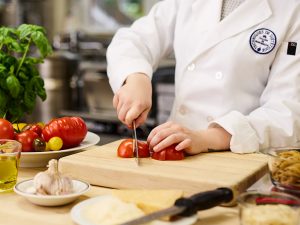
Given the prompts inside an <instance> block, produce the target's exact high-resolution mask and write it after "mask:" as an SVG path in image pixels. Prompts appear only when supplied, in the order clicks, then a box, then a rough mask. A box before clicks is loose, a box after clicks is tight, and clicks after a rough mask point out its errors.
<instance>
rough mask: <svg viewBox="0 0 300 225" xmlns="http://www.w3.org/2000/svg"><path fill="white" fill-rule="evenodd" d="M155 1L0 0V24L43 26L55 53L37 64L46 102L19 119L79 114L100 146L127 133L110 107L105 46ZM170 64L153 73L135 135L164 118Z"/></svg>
mask: <svg viewBox="0 0 300 225" xmlns="http://www.w3.org/2000/svg"><path fill="white" fill-rule="evenodd" d="M158 1H159V0H0V24H1V26H17V25H19V24H22V23H31V24H37V25H41V26H44V27H45V28H46V30H47V34H48V38H49V40H50V41H51V43H52V45H53V48H54V50H55V51H54V54H53V55H52V56H51V57H49V58H47V59H46V60H45V62H44V64H42V65H41V66H40V68H39V70H40V72H41V75H42V77H43V79H44V81H45V88H46V91H47V95H48V96H47V100H46V101H45V102H41V101H39V100H38V103H37V105H36V109H35V111H34V112H33V114H32V115H31V116H28V117H26V118H24V120H25V121H24V122H36V121H43V122H47V121H49V120H50V119H51V118H55V117H59V116H72V115H74V116H81V117H82V118H83V119H84V120H85V121H86V123H87V125H88V127H89V130H90V131H92V132H95V133H97V134H99V135H100V137H101V143H100V144H105V143H108V142H111V141H113V140H116V139H120V138H122V137H128V136H131V132H130V131H129V130H128V129H127V128H126V127H125V126H124V125H122V124H121V123H120V122H119V121H118V119H117V116H116V112H115V110H114V108H113V106H112V98H113V93H112V90H111V88H110V86H109V83H108V78H107V74H106V58H105V54H106V49H107V46H108V45H109V43H110V41H111V39H112V37H113V35H114V33H115V32H116V30H117V29H118V28H120V27H123V26H129V25H130V24H131V23H132V22H133V21H135V20H136V19H138V18H139V17H141V16H143V15H145V14H147V13H148V12H149V10H150V9H151V7H152V6H153V5H154V4H155V3H156V2H158ZM174 64H175V60H174V59H173V58H172V57H169V58H167V59H165V60H163V61H162V62H161V65H160V66H159V68H158V69H157V71H156V72H155V74H154V76H153V81H152V82H153V89H154V95H153V107H152V110H151V112H150V116H149V118H148V120H147V122H146V124H145V125H144V126H142V127H141V128H139V129H138V136H139V138H146V137H147V135H148V133H149V132H150V130H151V129H152V128H153V127H155V126H156V125H158V124H160V123H162V122H164V121H166V120H167V118H168V116H169V113H170V110H171V107H172V103H173V98H174V77H173V75H174Z"/></svg>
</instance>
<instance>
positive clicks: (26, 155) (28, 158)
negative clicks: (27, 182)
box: [20, 132, 100, 167]
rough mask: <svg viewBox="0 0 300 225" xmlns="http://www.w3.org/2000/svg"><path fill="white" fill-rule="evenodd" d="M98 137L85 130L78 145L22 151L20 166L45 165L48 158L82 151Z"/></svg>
mask: <svg viewBox="0 0 300 225" xmlns="http://www.w3.org/2000/svg"><path fill="white" fill-rule="evenodd" d="M99 141H100V137H99V136H98V135H97V134H94V133H92V132H87V134H86V136H85V138H84V140H83V141H82V142H81V143H80V145H79V146H77V147H74V148H69V149H64V150H60V151H47V152H22V153H21V160H20V167H45V166H47V164H48V162H49V160H50V159H59V158H61V157H64V156H67V155H71V154H73V153H75V152H79V151H83V150H84V149H85V148H87V147H90V146H93V145H96V144H97V143H98V142H99Z"/></svg>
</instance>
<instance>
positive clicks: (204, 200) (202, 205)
mask: <svg viewBox="0 0 300 225" xmlns="http://www.w3.org/2000/svg"><path fill="white" fill-rule="evenodd" d="M232 200H233V192H232V190H230V189H229V188H218V189H216V190H213V191H206V192H200V193H197V194H195V195H192V196H191V197H189V198H179V199H177V200H176V201H175V204H174V206H172V207H170V208H167V209H163V210H160V211H157V212H154V213H151V214H148V215H146V216H142V217H140V218H137V219H134V220H131V221H128V222H126V223H123V224H121V225H139V224H145V223H148V222H151V221H152V220H156V219H160V218H162V217H165V216H172V217H174V216H176V217H177V216H178V217H187V216H191V215H193V214H196V213H197V211H199V210H205V209H210V208H212V207H215V206H218V205H220V204H222V203H228V202H230V201H232Z"/></svg>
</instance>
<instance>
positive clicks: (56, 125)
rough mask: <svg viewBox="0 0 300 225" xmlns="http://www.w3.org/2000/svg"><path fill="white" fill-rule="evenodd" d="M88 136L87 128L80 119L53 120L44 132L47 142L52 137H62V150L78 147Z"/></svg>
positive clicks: (64, 118) (63, 118)
mask: <svg viewBox="0 0 300 225" xmlns="http://www.w3.org/2000/svg"><path fill="white" fill-rule="evenodd" d="M86 134H87V127H86V124H85V122H84V121H83V119H81V118H80V117H62V118H58V119H53V120H51V121H50V123H48V124H47V125H46V126H45V127H44V128H43V131H42V136H43V138H44V140H45V141H49V139H50V138H52V137H60V138H61V139H62V140H63V147H62V149H66V148H72V147H75V146H78V145H79V144H80V143H81V142H82V140H83V139H84V138H85V135H86Z"/></svg>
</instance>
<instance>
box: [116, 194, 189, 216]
mask: <svg viewBox="0 0 300 225" xmlns="http://www.w3.org/2000/svg"><path fill="white" fill-rule="evenodd" d="M112 194H113V195H114V196H116V197H118V198H119V199H121V200H122V201H124V202H127V203H134V204H136V205H137V206H138V207H139V208H140V209H142V210H143V212H144V213H146V214H149V213H152V212H155V211H158V210H161V209H165V208H168V207H171V206H172V205H174V203H175V201H176V199H178V198H181V197H182V196H183V191H181V190H113V191H112Z"/></svg>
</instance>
